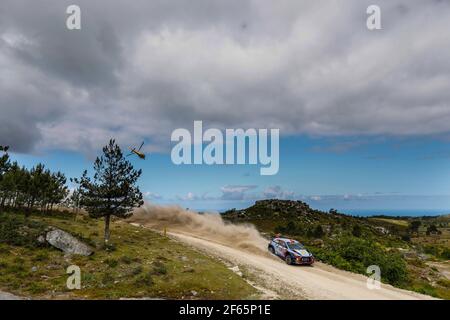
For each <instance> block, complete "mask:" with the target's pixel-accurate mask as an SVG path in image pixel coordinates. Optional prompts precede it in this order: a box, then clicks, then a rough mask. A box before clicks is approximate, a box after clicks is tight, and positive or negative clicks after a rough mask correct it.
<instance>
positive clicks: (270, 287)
mask: <svg viewBox="0 0 450 320" xmlns="http://www.w3.org/2000/svg"><path fill="white" fill-rule="evenodd" d="M129 222H131V223H134V224H136V225H141V226H145V227H148V228H151V229H154V230H159V231H163V230H168V231H169V233H168V234H169V235H170V236H171V237H174V238H176V239H178V240H179V241H182V242H184V243H187V244H189V245H192V246H194V247H196V248H198V249H201V250H203V251H205V252H206V253H208V254H211V255H214V256H216V257H217V258H220V259H222V260H224V261H225V262H228V263H230V264H232V265H233V266H238V267H239V268H240V269H245V271H248V274H249V276H250V278H251V279H252V280H254V281H252V282H254V283H255V284H256V285H257V286H258V287H262V288H263V289H264V291H263V292H264V293H265V294H266V295H265V297H267V298H276V297H279V298H282V299H431V297H429V296H425V295H421V294H418V293H414V292H410V291H406V290H401V289H397V288H394V287H392V286H389V285H382V286H381V288H380V289H374V290H370V289H368V288H367V284H366V283H367V278H366V277H364V276H362V275H358V274H354V273H350V272H345V271H341V270H338V269H336V268H333V267H331V266H328V265H324V264H321V263H316V264H315V265H314V266H313V267H299V266H289V265H287V264H286V263H284V261H282V260H281V259H279V258H277V257H275V256H273V255H271V254H269V253H268V251H267V243H268V240H267V239H265V238H264V237H262V236H261V235H260V233H259V232H258V230H256V229H255V227H254V226H253V225H249V224H232V223H228V222H225V221H223V219H222V217H221V216H220V215H219V214H198V213H196V212H192V211H187V210H184V209H182V208H180V207H177V206H167V207H161V206H155V205H146V206H144V207H142V208H140V209H139V210H136V211H135V214H134V215H133V217H132V218H131V219H130V220H129Z"/></svg>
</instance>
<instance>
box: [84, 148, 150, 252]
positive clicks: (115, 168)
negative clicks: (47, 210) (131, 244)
mask: <svg viewBox="0 0 450 320" xmlns="http://www.w3.org/2000/svg"><path fill="white" fill-rule="evenodd" d="M94 172H95V173H94V177H93V178H92V179H91V178H90V177H89V176H88V175H87V171H85V172H84V173H83V175H82V177H81V178H80V179H79V180H78V179H76V182H77V183H79V184H80V196H81V205H82V206H83V208H85V209H86V211H87V212H89V215H90V216H91V217H94V218H104V219H105V237H104V238H105V243H106V244H107V243H108V241H109V238H110V231H109V224H110V220H111V216H116V217H119V218H127V217H130V216H131V215H132V214H133V209H134V208H136V207H140V206H141V205H142V204H143V203H144V202H143V200H142V193H141V192H140V190H139V188H138V187H137V186H136V182H137V180H138V178H139V177H140V176H141V174H142V170H135V169H134V168H133V166H132V165H131V163H130V162H129V161H127V160H126V159H125V157H124V156H123V154H122V151H121V150H120V147H119V146H118V145H117V144H116V142H115V141H114V140H113V139H111V140H110V141H109V144H108V145H107V146H105V147H104V148H103V155H102V156H101V157H99V158H97V159H96V160H95V163H94Z"/></svg>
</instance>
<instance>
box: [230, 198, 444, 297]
mask: <svg viewBox="0 0 450 320" xmlns="http://www.w3.org/2000/svg"><path fill="white" fill-rule="evenodd" d="M222 216H223V218H224V219H225V220H227V221H230V222H233V223H251V224H254V225H255V226H256V227H257V228H258V229H259V230H260V231H261V232H262V233H264V234H266V235H267V236H272V235H274V234H277V233H280V234H283V235H286V236H289V237H294V238H296V239H298V240H300V241H301V242H303V243H304V244H306V245H307V246H308V248H309V249H310V250H311V251H312V252H313V253H314V255H315V256H316V257H317V258H318V259H319V260H321V261H323V262H325V263H328V264H331V265H333V266H335V267H338V268H340V269H343V270H348V271H352V272H357V273H361V274H365V272H366V268H367V267H368V266H369V265H378V266H380V268H381V270H382V280H383V281H384V282H386V283H389V284H392V285H395V286H397V287H401V288H406V289H410V290H415V291H417V292H421V293H426V294H429V295H433V296H436V297H440V298H446V299H449V298H450V279H449V272H448V271H449V269H450V266H449V261H448V260H449V255H450V245H449V238H450V237H449V234H450V232H449V231H450V218H449V216H440V217H417V218H416V217H414V218H412V217H395V218H390V217H384V216H383V217H370V218H363V217H353V216H349V215H345V214H342V213H338V212H337V211H335V210H330V212H323V211H318V210H314V209H312V208H310V207H309V206H308V205H307V204H306V203H304V202H301V201H290V200H277V199H272V200H261V201H257V202H256V203H255V204H254V205H253V206H251V207H249V208H247V209H243V210H234V209H233V210H229V211H227V212H224V213H223V214H222ZM414 226H416V227H417V226H418V227H417V228H415V227H414Z"/></svg>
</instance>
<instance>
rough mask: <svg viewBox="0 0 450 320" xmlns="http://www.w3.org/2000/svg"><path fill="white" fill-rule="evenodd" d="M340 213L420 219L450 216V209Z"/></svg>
mask: <svg viewBox="0 0 450 320" xmlns="http://www.w3.org/2000/svg"><path fill="white" fill-rule="evenodd" d="M338 211H339V212H342V213H346V214H350V215H353V216H361V217H368V216H376V215H385V216H394V217H397V216H398V217H405V216H409V217H418V216H440V215H446V214H450V209H427V210H424V209H343V210H338Z"/></svg>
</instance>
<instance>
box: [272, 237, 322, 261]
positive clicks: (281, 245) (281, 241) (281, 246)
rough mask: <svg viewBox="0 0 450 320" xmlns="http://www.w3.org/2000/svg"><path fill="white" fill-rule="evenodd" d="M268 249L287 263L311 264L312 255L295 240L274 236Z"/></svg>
mask: <svg viewBox="0 0 450 320" xmlns="http://www.w3.org/2000/svg"><path fill="white" fill-rule="evenodd" d="M268 249H269V251H270V252H271V253H272V254H275V255H277V256H279V257H280V258H283V259H284V260H285V261H286V263H287V264H299V265H312V264H313V263H314V256H313V255H312V254H311V253H310V252H309V251H308V250H306V249H305V247H304V246H303V245H302V244H301V243H300V242H298V241H297V240H292V239H287V238H280V237H275V238H273V239H272V240H271V241H270V243H269V245H268Z"/></svg>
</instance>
